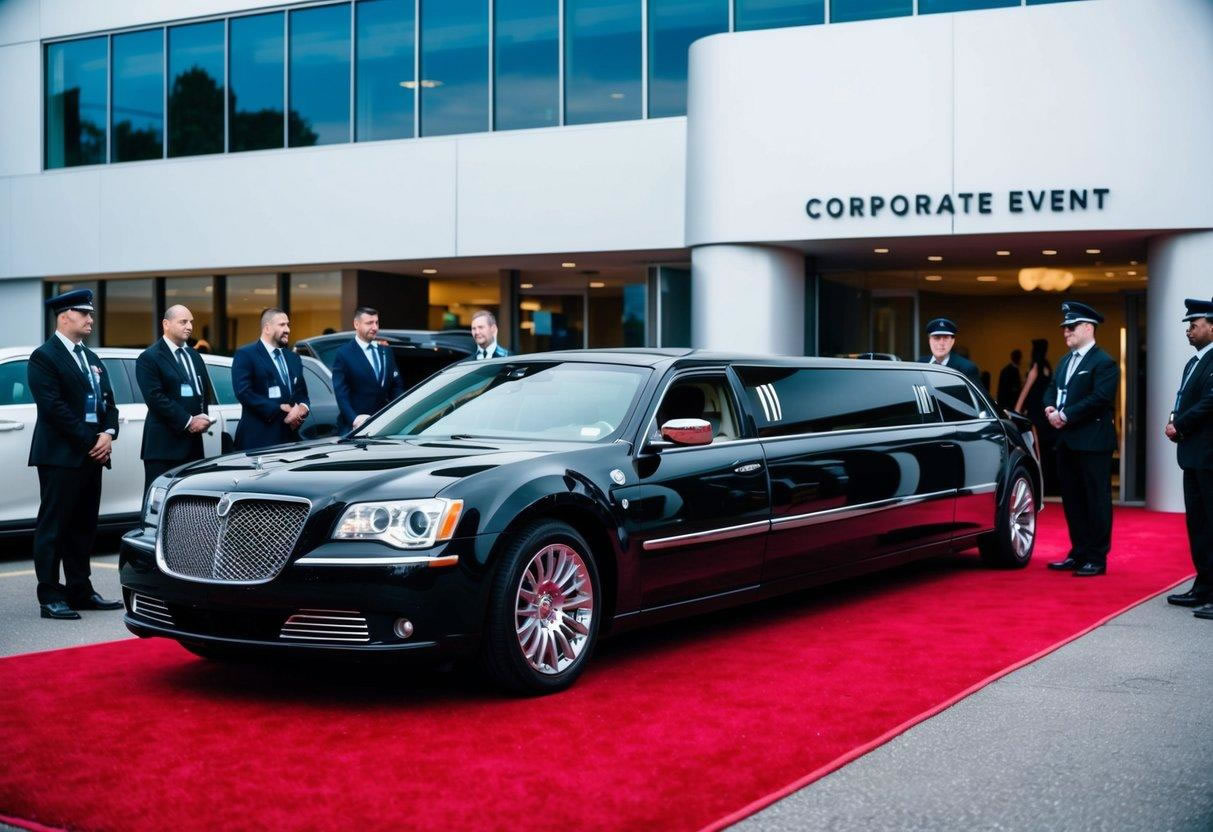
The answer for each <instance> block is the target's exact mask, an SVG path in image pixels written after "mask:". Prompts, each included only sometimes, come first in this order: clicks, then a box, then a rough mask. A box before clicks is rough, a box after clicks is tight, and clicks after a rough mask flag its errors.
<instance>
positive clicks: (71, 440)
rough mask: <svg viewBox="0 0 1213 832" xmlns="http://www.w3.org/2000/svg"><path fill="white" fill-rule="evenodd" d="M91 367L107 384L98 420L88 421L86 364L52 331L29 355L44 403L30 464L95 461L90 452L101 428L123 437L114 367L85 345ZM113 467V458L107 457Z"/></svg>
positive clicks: (38, 400)
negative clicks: (112, 380)
mask: <svg viewBox="0 0 1213 832" xmlns="http://www.w3.org/2000/svg"><path fill="white" fill-rule="evenodd" d="M84 354H85V358H86V360H87V361H88V366H89V369H90V371H91V372H92V373H93V375H94V377H95V378H96V379H97V382H98V385H99V386H100V388H101V402H100V404H99V410H100V411H101V413H100V414H98V419H97V422H96V424H93V423H90V422H86V421H84V406H85V401H86V398H87V396H88V394H89V393H90V392H92V391H91V389H90V385H89V382H88V381H87V380H86V379H85V377H84V374H83V373H82V372H80V365H79V364H78V363H77V361H76V358H75V356H73V355H72V354H71V353H70V352H69V351H68V349H67V347H65V346H64V345H63V342H62V341H60V340H59V336H58V335H51V337H50V338H48V339H47V341H46V343H45V344H43V345H42V346H40V347H38V349H36V350H34V352H33V353H32V354H31V355H30V357H29V370H28V374H29V388H30V392H31V393H32V394H33V396H34V402H35V404H36V405H37V407H38V421H37V423H36V424H35V425H34V438H33V440H31V442H30V448H29V464H30V465H53V466H57V467H61V468H79V467H80V466H82V465H84V464H85V463H86V462H92V460H90V459H89V457H88V452H89V451H90V450H92V448H93V446H94V445H96V444H97V434H99V433H102V432H103V431H106V430H112V431H113V432H114V438H115V439H117V438H118V406H117V405H116V404H115V403H114V388H113V387H111V386H110V377H109V373H107V372H106V370H105V365H104V364H102V363H101V359H100V358H98V357H97V354H96V353H95V352H93V351H92V350H90V349H89V348H88V347H85V348H84ZM105 465H106V467H107V468H108V467H109V463H108V462H107V463H105Z"/></svg>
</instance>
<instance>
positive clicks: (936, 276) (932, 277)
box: [925, 274, 943, 283]
mask: <svg viewBox="0 0 1213 832" xmlns="http://www.w3.org/2000/svg"><path fill="white" fill-rule="evenodd" d="M925 279H926V280H929V281H931V282H932V283H938V282H939V281H941V280H943V275H941V274H929V275H927V276H926V278H925Z"/></svg>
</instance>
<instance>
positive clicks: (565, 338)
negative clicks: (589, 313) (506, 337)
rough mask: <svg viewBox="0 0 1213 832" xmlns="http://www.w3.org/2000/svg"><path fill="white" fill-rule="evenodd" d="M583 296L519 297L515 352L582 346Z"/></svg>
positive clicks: (583, 330) (577, 347) (583, 340)
mask: <svg viewBox="0 0 1213 832" xmlns="http://www.w3.org/2000/svg"><path fill="white" fill-rule="evenodd" d="M584 333H585V299H584V295H581V294H577V295H563V294H560V295H546V294H525V293H524V294H523V296H522V300H521V301H520V302H519V303H518V352H522V353H527V352H545V351H547V350H579V349H581V348H582V347H584V346H585V335H584Z"/></svg>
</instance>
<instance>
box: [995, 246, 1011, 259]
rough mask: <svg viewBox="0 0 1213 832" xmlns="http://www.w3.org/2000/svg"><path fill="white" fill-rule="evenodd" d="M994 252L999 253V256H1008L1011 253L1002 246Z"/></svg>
mask: <svg viewBox="0 0 1213 832" xmlns="http://www.w3.org/2000/svg"><path fill="white" fill-rule="evenodd" d="M994 253H995V254H997V255H998V256H999V257H1006V256H1008V255H1009V254H1010V253H1011V252H1009V251H1007V250H1006V249H1005V248H1000V249H999V250H998V251H996V252H994Z"/></svg>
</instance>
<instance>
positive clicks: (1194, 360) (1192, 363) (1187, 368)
mask: <svg viewBox="0 0 1213 832" xmlns="http://www.w3.org/2000/svg"><path fill="white" fill-rule="evenodd" d="M1198 363H1200V356H1197V355H1194V356H1192V357H1191V358H1190V359H1188V363H1187V364H1185V365H1184V375H1183V381H1181V382H1180V383H1179V390H1178V391H1177V392H1176V393H1175V407H1173V408H1171V411H1172V412H1175V411H1177V410H1179V399H1180V397H1181V396H1183V394H1184V388H1185V387H1187V386H1188V378H1189V377H1191V375H1192V371H1193V370H1195V369H1196V365H1197V364H1198Z"/></svg>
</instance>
